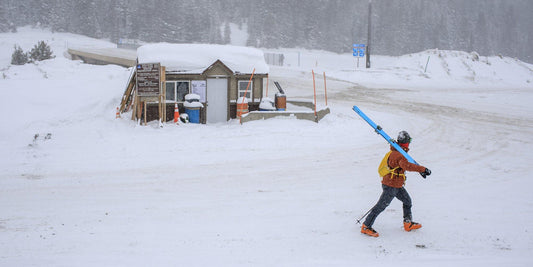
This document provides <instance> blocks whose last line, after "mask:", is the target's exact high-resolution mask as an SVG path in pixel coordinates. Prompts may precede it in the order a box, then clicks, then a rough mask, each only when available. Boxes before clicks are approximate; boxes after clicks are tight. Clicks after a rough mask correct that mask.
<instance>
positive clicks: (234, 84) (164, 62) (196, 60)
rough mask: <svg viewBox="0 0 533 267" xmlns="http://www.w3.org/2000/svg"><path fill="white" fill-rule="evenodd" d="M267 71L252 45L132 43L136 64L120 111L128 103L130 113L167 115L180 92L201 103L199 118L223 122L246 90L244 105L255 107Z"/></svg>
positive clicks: (154, 116) (149, 117)
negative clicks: (142, 44) (138, 45)
mask: <svg viewBox="0 0 533 267" xmlns="http://www.w3.org/2000/svg"><path fill="white" fill-rule="evenodd" d="M268 71H269V68H268V65H267V64H266V62H265V60H264V56H263V52H262V51H261V50H258V49H255V48H249V47H238V46H226V45H208V44H168V43H160V44H150V45H144V46H141V47H139V48H138V49H137V67H136V68H134V69H133V70H132V75H130V78H129V82H128V86H127V88H126V90H125V92H124V96H123V98H122V103H121V105H120V112H121V113H123V112H126V111H129V110H131V109H132V110H133V112H132V119H141V120H143V121H151V120H158V119H160V120H161V121H170V120H173V119H174V107H175V105H176V104H177V105H178V107H179V111H180V114H182V113H183V112H185V106H184V103H185V96H186V95H187V94H197V95H199V96H200V102H201V103H202V104H203V108H201V110H200V122H201V123H217V122H226V121H228V120H229V119H232V118H236V116H237V98H238V97H241V98H242V97H243V96H244V95H245V92H246V90H248V91H247V93H246V98H247V100H248V106H249V110H250V111H254V110H258V109H259V104H260V102H261V98H262V96H263V83H264V82H263V79H264V78H266V77H267V74H268ZM252 76H253V77H252ZM154 85H157V86H158V88H157V90H156V88H155V87H154ZM248 86H249V88H248ZM247 88H248V89H247Z"/></svg>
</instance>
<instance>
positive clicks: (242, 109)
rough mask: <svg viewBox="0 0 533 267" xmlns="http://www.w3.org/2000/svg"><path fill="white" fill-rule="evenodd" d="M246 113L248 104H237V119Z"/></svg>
mask: <svg viewBox="0 0 533 267" xmlns="http://www.w3.org/2000/svg"><path fill="white" fill-rule="evenodd" d="M246 113H248V102H246V103H237V117H240V116H242V115H244V114H246Z"/></svg>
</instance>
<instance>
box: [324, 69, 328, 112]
mask: <svg viewBox="0 0 533 267" xmlns="http://www.w3.org/2000/svg"><path fill="white" fill-rule="evenodd" d="M326 88H327V87H326V72H325V71H324V95H325V96H326V107H327V106H328V90H327V89H326Z"/></svg>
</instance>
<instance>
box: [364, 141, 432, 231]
mask: <svg viewBox="0 0 533 267" xmlns="http://www.w3.org/2000/svg"><path fill="white" fill-rule="evenodd" d="M397 143H398V145H400V147H401V148H402V149H403V150H405V152H407V151H409V144H410V143H411V137H410V136H409V133H407V132H406V131H401V132H400V133H399V134H398V141H397ZM384 161H385V164H387V166H388V169H387V174H385V175H384V176H383V179H382V181H381V183H382V185H381V186H382V187H383V193H381V196H380V198H379V200H378V203H377V204H376V205H375V206H374V207H373V208H372V209H371V210H370V213H369V214H368V217H366V220H365V222H364V223H363V226H362V227H361V233H363V234H366V235H369V236H374V237H378V236H379V234H378V232H376V231H375V230H374V229H373V228H372V225H373V224H374V221H375V220H376V218H377V217H378V215H379V214H380V213H381V212H382V211H384V210H385V208H387V206H389V204H390V203H391V201H392V200H393V199H394V198H395V197H396V198H397V199H399V200H400V201H401V202H403V226H404V229H405V231H408V232H409V231H411V230H414V229H419V228H420V227H422V225H421V224H419V223H416V222H413V221H412V214H411V206H412V203H411V197H410V196H409V193H407V190H405V188H404V185H405V179H406V178H405V171H413V172H419V173H421V174H422V176H424V177H425V176H428V175H430V174H431V171H430V170H429V169H428V168H426V167H424V166H421V165H416V164H413V163H409V162H408V161H407V159H406V158H405V157H404V156H403V155H402V154H401V153H400V152H398V151H397V150H396V149H395V148H394V147H392V146H391V152H390V153H389V156H388V159H385V158H384ZM382 164H383V163H382Z"/></svg>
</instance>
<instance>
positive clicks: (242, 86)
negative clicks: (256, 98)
mask: <svg viewBox="0 0 533 267" xmlns="http://www.w3.org/2000/svg"><path fill="white" fill-rule="evenodd" d="M248 81H249V80H240V81H238V92H239V97H238V98H241V97H243V96H244V94H245V92H246V87H248ZM253 84H254V82H253V81H250V87H249V88H248V92H246V99H247V100H248V102H251V101H252V91H253V90H252V89H253Z"/></svg>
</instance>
